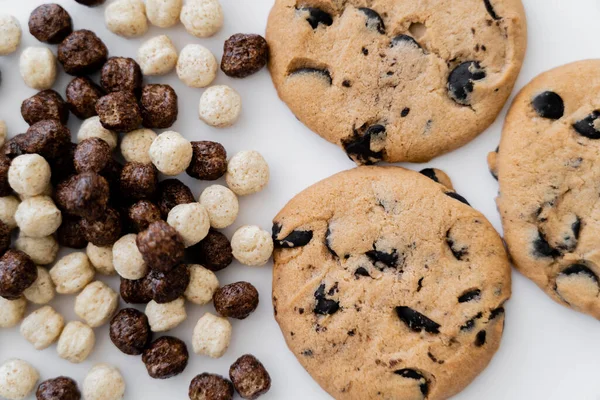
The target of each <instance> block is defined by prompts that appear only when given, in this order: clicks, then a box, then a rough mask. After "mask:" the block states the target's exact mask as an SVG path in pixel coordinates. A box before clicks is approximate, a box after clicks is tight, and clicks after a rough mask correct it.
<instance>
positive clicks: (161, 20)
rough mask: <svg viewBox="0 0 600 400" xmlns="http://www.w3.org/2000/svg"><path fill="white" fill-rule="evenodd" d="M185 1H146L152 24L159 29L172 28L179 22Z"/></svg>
mask: <svg viewBox="0 0 600 400" xmlns="http://www.w3.org/2000/svg"><path fill="white" fill-rule="evenodd" d="M182 6H183V0H146V14H147V15H148V19H149V20H150V23H151V24H152V25H154V26H158V27H159V28H170V27H172V26H173V25H176V24H177V23H178V22H179V14H180V13H181V7H182Z"/></svg>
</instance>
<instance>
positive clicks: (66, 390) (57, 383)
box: [35, 376, 81, 400]
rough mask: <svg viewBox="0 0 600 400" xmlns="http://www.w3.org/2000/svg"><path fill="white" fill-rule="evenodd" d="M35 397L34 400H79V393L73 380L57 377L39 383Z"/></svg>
mask: <svg viewBox="0 0 600 400" xmlns="http://www.w3.org/2000/svg"><path fill="white" fill-rule="evenodd" d="M35 396H36V400H80V399H81V392H79V388H78V387H77V382H75V381H74V380H73V379H71V378H67V377H65V376H59V377H58V378H54V379H48V380H46V381H44V382H42V383H40V385H39V386H38V388H37V391H36V393H35Z"/></svg>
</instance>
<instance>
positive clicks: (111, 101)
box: [96, 92, 142, 132]
mask: <svg viewBox="0 0 600 400" xmlns="http://www.w3.org/2000/svg"><path fill="white" fill-rule="evenodd" d="M96 112H97V113H98V116H99V117H100V123H102V126H103V127H105V128H106V129H110V130H113V131H119V132H131V131H133V130H135V129H137V127H138V126H139V125H140V124H141V123H142V114H141V112H140V107H139V106H138V103H137V99H136V98H135V96H134V95H133V93H131V92H114V93H110V94H107V95H106V96H104V97H101V98H100V100H98V102H97V103H96Z"/></svg>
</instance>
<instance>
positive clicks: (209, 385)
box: [188, 373, 233, 400]
mask: <svg viewBox="0 0 600 400" xmlns="http://www.w3.org/2000/svg"><path fill="white" fill-rule="evenodd" d="M188 394H189V397H190V400H232V399H233V384H232V383H231V382H230V381H229V380H228V379H225V378H223V377H222V376H220V375H216V374H208V373H203V374H200V375H196V377H195V378H194V379H192V381H191V382H190V388H189V391H188Z"/></svg>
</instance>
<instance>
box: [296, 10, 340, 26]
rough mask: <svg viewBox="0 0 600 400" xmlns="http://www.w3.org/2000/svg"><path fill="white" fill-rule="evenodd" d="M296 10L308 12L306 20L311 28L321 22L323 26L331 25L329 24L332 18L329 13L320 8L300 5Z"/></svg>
mask: <svg viewBox="0 0 600 400" xmlns="http://www.w3.org/2000/svg"><path fill="white" fill-rule="evenodd" d="M298 11H300V12H306V13H308V16H307V17H306V21H307V22H308V23H309V24H310V26H311V27H312V28H313V29H317V27H318V26H319V24H323V25H325V26H331V24H333V18H331V15H330V14H329V13H326V12H325V11H323V10H321V9H320V8H315V7H302V8H299V9H298Z"/></svg>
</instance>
